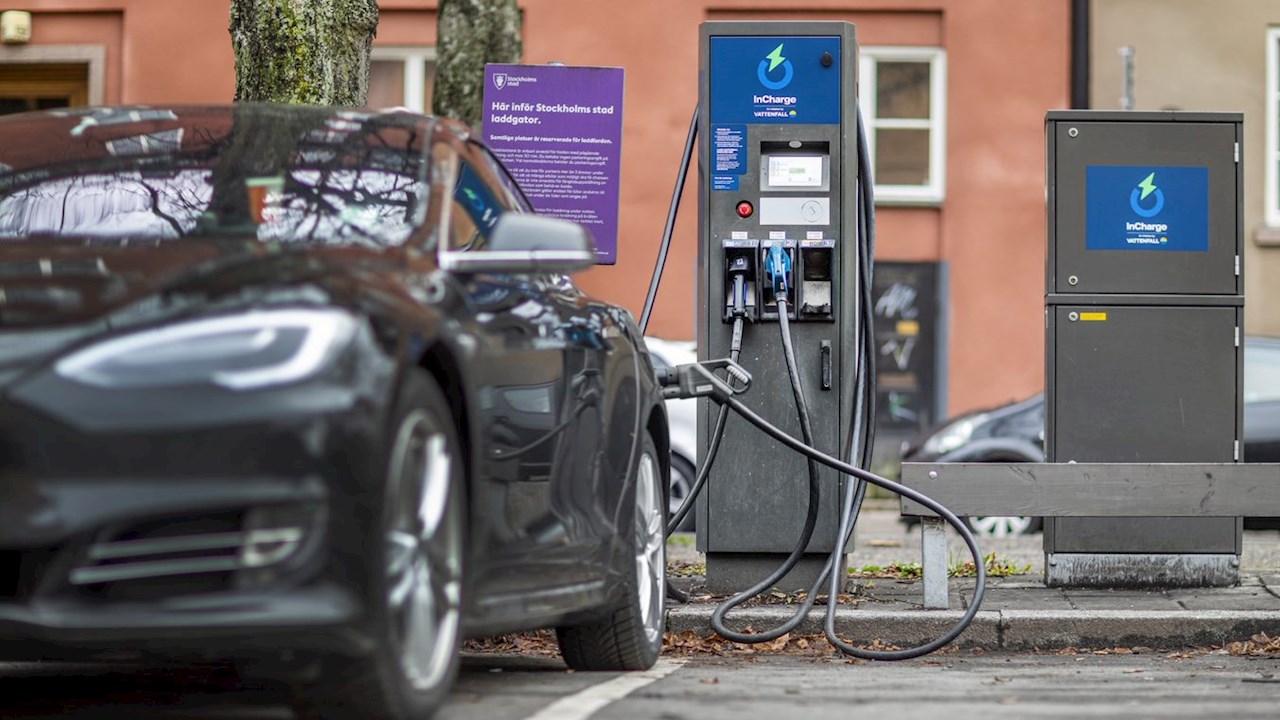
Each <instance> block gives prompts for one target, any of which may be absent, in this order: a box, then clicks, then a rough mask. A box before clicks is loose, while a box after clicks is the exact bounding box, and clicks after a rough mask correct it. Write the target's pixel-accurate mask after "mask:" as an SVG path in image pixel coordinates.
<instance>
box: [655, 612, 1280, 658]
mask: <svg viewBox="0 0 1280 720" xmlns="http://www.w3.org/2000/svg"><path fill="white" fill-rule="evenodd" d="M714 609H715V608H714V606H712V605H682V606H678V607H673V608H671V609H670V610H669V612H668V614H667V630H668V631H669V632H684V631H693V632H696V633H710V632H711V613H712V611H713V610H714ZM792 612H793V610H792V609H791V608H788V607H778V606H768V607H754V608H744V609H738V610H735V611H733V612H732V613H731V614H730V615H729V621H730V625H731V626H732V627H734V628H745V627H747V626H752V627H755V628H770V627H775V626H777V625H779V624H781V623H782V622H784V621H785V620H787V619H788V618H790V617H791V614H792ZM962 615H963V613H962V612H961V611H958V610H900V611H886V610H865V609H837V610H836V631H837V633H838V634H839V635H840V636H841V637H842V638H844V639H846V640H851V641H854V642H856V643H859V644H869V643H871V642H873V641H875V640H879V641H880V642H882V643H884V644H887V645H899V646H902V647H907V646H913V645H920V644H922V643H925V642H928V641H930V640H932V639H934V638H936V637H938V636H940V635H942V634H943V633H945V632H947V630H949V629H951V627H952V626H953V625H954V624H955V623H956V622H957V621H958V620H959V619H960V617H961V616H962ZM825 621H826V611H825V609H822V608H817V609H814V610H812V611H810V613H809V616H808V617H807V618H805V620H804V622H802V623H801V624H800V626H799V627H798V628H797V629H796V632H799V633H805V634H809V633H819V634H820V633H822V631H823V630H822V628H823V624H824V623H825ZM1259 632H1266V633H1267V634H1268V635H1271V636H1273V637H1275V636H1277V635H1280V613H1276V612H1273V611H1269V610H1202V611H1187V612H1148V611H1135V610H1096V611H1088V612H1083V611H1058V610H981V611H979V612H978V614H977V615H976V616H975V617H974V619H973V623H972V624H970V625H969V627H968V628H967V629H965V631H964V633H963V634H961V635H960V637H958V638H956V641H955V643H953V644H954V645H956V646H959V647H961V648H980V649H983V650H1031V649H1042V650H1054V649H1061V648H1067V647H1078V648H1111V647H1150V648H1155V649H1159V650H1181V649H1190V648H1203V647H1206V646H1209V645H1224V644H1226V643H1229V642H1234V641H1243V640H1248V639H1249V638H1250V637H1251V636H1253V635H1255V634H1257V633H1259Z"/></svg>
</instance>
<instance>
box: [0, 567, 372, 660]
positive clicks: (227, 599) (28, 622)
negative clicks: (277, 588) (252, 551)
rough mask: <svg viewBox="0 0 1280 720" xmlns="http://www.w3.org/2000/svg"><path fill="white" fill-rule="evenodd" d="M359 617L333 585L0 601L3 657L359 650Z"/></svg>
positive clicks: (365, 640)
mask: <svg viewBox="0 0 1280 720" xmlns="http://www.w3.org/2000/svg"><path fill="white" fill-rule="evenodd" d="M359 618H360V603H359V601H358V599H357V598H356V597H354V596H353V594H352V593H351V592H349V591H348V590H345V589H343V588H339V587H336V586H333V585H319V586H312V587H306V588H299V589H295V590H292V591H287V592H260V593H235V594H227V595H201V596H190V597H177V598H168V599H163V600H157V601H152V602H118V603H111V604H105V605H104V604H102V603H97V602H87V601H82V600H74V599H59V600H43V601H39V602H33V603H29V604H12V603H10V604H0V660H10V661H21V660H33V659H39V658H55V659H75V658H80V657H93V656H119V655H122V654H127V655H134V654H138V655H144V656H145V655H167V656H173V657H201V658H226V659H234V658H242V657H257V656H261V655H264V654H272V653H278V652H283V651H291V652H292V651H296V652H334V653H342V654H350V655H357V654H364V653H367V652H369V650H370V649H371V648H372V645H373V641H372V640H371V639H370V638H369V636H368V634H367V633H366V632H365V631H364V630H363V627H362V625H361V624H360V622H359Z"/></svg>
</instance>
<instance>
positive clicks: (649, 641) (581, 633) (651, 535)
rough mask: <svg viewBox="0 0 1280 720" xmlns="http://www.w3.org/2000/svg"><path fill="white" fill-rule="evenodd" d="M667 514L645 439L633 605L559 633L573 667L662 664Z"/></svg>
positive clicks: (630, 581) (633, 538)
mask: <svg viewBox="0 0 1280 720" xmlns="http://www.w3.org/2000/svg"><path fill="white" fill-rule="evenodd" d="M667 510H668V507H667V494H666V492H664V478H663V477H662V465H661V464H660V463H659V462H658V451H657V449H656V448H655V445H654V442H653V439H652V438H650V437H649V436H648V435H645V436H644V446H643V449H642V450H641V453H640V462H639V464H638V466H637V468H636V488H635V514H634V519H633V521H632V527H631V529H630V532H629V533H628V535H629V538H628V540H629V542H628V544H629V545H630V549H631V553H630V554H631V559H632V562H633V563H634V568H633V569H632V570H631V572H629V573H627V574H626V575H625V580H624V583H625V588H626V595H627V600H626V602H625V603H623V604H622V605H621V606H619V607H617V608H615V609H613V610H612V611H611V612H610V613H609V614H608V615H607V616H606V617H605V618H604V619H602V620H600V621H597V622H592V623H586V624H583V625H574V626H570V627H562V628H557V630H556V636H557V638H558V639H559V641H560V653H561V655H563V656H564V661H565V663H566V664H568V666H569V667H571V668H573V669H575V670H647V669H649V668H651V667H653V664H654V663H656V662H657V661H658V653H660V652H661V651H662V631H663V629H664V628H665V626H666V614H665V610H666V592H665V588H666V581H667V554H666V547H667V545H666V535H667Z"/></svg>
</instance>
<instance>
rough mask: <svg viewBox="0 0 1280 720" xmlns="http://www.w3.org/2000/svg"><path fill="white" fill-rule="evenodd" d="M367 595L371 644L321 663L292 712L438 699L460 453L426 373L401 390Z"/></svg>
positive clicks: (458, 558) (385, 714)
mask: <svg viewBox="0 0 1280 720" xmlns="http://www.w3.org/2000/svg"><path fill="white" fill-rule="evenodd" d="M396 417H397V420H396V422H395V423H394V424H393V425H392V432H393V433H394V434H393V436H392V438H391V443H390V448H389V450H388V455H387V471H386V472H387V476H386V487H385V490H384V493H383V503H382V507H381V509H380V511H381V518H380V522H378V523H377V531H376V533H375V534H374V536H373V537H371V538H370V545H371V552H370V557H371V562H373V563H374V567H375V568H380V569H381V572H380V573H378V574H377V577H376V578H375V581H374V583H373V585H374V587H372V588H370V590H369V592H368V593H367V594H366V596H367V597H368V598H369V600H368V602H369V603H370V605H371V608H370V621H371V623H372V624H373V628H372V630H373V635H374V637H375V638H376V639H377V640H378V643H377V646H376V648H375V649H374V650H373V651H372V652H371V653H370V654H369V655H368V656H365V657H361V658H356V659H351V660H346V661H339V660H337V659H329V661H328V662H325V663H323V664H322V667H321V669H320V676H319V677H318V678H317V680H316V681H314V682H312V683H309V684H308V685H307V687H305V688H303V689H301V692H299V695H298V701H297V703H296V706H295V710H296V712H297V715H298V716H299V717H301V718H315V719H317V720H336V719H337V718H354V717H359V718H370V719H371V720H409V719H410V718H413V719H415V720H417V719H421V718H426V717H428V716H430V715H431V714H432V713H433V712H434V711H435V709H436V708H437V707H438V706H439V705H440V703H441V702H442V701H443V699H444V696H445V694H446V693H447V692H448V690H449V686H450V685H451V684H452V682H453V678H454V676H455V675H456V674H457V669H458V654H459V649H460V644H461V615H462V612H461V608H462V565H463V558H464V555H465V553H464V528H463V525H464V522H463V521H464V513H465V507H464V494H463V487H462V455H461V450H460V445H459V442H458V438H457V433H456V431H455V429H454V427H453V420H452V414H451V413H450V412H449V406H448V404H447V401H446V400H445V398H444V395H443V394H442V393H441V392H440V389H439V388H438V387H437V386H436V384H435V382H434V381H433V380H432V379H431V378H430V377H429V376H427V375H426V374H425V373H421V372H414V373H411V374H410V375H409V376H408V377H407V378H406V381H405V386H404V390H403V392H402V394H401V400H400V403H399V409H398V411H397V415H396Z"/></svg>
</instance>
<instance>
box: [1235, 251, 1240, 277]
mask: <svg viewBox="0 0 1280 720" xmlns="http://www.w3.org/2000/svg"><path fill="white" fill-rule="evenodd" d="M1236 277H1240V256H1239V255H1237V256H1236Z"/></svg>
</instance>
